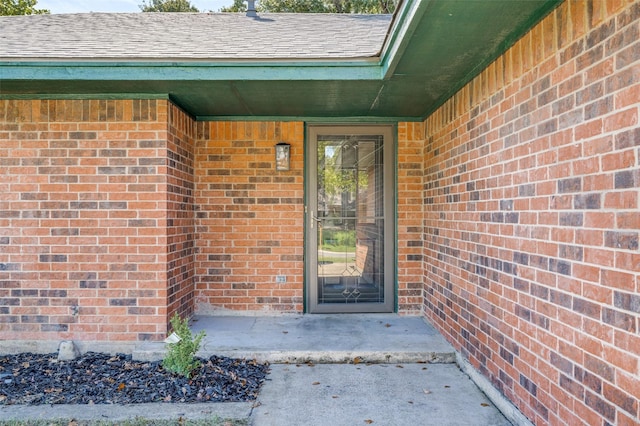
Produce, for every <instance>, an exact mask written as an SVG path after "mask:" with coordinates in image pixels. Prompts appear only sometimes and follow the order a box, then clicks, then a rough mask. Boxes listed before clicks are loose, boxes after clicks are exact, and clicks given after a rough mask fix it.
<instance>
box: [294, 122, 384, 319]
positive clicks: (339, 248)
mask: <svg viewBox="0 0 640 426" xmlns="http://www.w3.org/2000/svg"><path fill="white" fill-rule="evenodd" d="M392 129H393V128H392V127H389V126H349V127H347V126H345V127H336V126H311V127H310V128H309V135H308V136H309V138H308V141H309V145H308V146H309V148H308V150H307V165H308V167H307V204H306V213H307V214H306V226H307V233H306V235H307V239H306V262H307V263H306V277H307V289H306V294H307V306H308V311H309V312H311V313H331V312H336V313H340V312H345V313H346V312H393V309H394V305H395V304H394V282H395V280H394V276H395V268H394V253H395V237H394V230H395V226H394V206H395V197H394V193H393V191H394V181H395V180H394V173H393V172H394V167H393V166H394V164H395V159H394V144H393V138H392Z"/></svg>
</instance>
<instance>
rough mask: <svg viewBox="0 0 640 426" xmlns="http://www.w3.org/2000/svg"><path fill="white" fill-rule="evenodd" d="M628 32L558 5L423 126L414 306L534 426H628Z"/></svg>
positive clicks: (631, 343)
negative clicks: (418, 298)
mask: <svg viewBox="0 0 640 426" xmlns="http://www.w3.org/2000/svg"><path fill="white" fill-rule="evenodd" d="M639 40H640V3H638V2H633V1H606V2H605V1H594V2H591V1H588V2H587V1H567V2H564V3H563V4H562V5H560V6H559V8H558V9H556V10H555V11H554V12H553V13H551V14H550V15H549V16H548V17H546V18H545V19H544V20H543V21H542V22H541V23H540V24H538V25H537V26H536V27H535V28H534V29H533V30H532V31H531V32H529V33H528V34H527V35H526V36H525V37H524V38H523V39H521V40H520V41H518V42H517V43H516V44H515V45H514V46H513V47H512V48H511V49H509V50H508V51H507V52H506V53H505V54H504V55H503V56H502V57H500V58H499V59H498V60H497V61H495V62H494V63H493V64H491V65H490V66H489V67H488V68H487V69H485V70H484V71H483V72H482V73H481V74H480V75H479V76H477V77H476V78H475V79H474V80H473V81H472V82H471V83H469V84H468V85H467V86H465V87H464V88H463V89H462V90H461V91H460V92H459V93H457V94H456V95H455V96H453V97H452V98H451V99H450V100H448V101H447V103H446V104H445V105H443V106H442V107H441V108H440V109H439V110H438V111H436V112H435V113H434V114H433V115H432V116H430V117H429V118H428V119H427V120H426V122H425V125H426V140H425V146H424V171H425V174H424V202H425V232H424V238H425V248H424V255H425V263H424V272H425V290H426V293H427V294H426V299H425V310H426V315H427V317H428V318H429V319H430V320H431V321H432V322H433V323H435V324H436V325H437V327H438V328H439V329H440V330H441V331H442V332H443V333H444V334H445V336H446V337H447V338H448V339H449V340H450V341H451V342H452V343H453V344H454V345H455V346H456V348H457V349H459V350H460V351H461V352H462V354H463V356H464V357H466V358H468V359H469V360H470V362H471V363H472V364H473V365H474V366H475V367H476V368H477V369H478V370H479V371H481V372H482V373H483V374H484V375H485V376H486V377H487V378H488V379H489V380H490V381H491V382H492V383H493V384H494V385H495V387H497V388H498V389H499V390H500V391H501V392H502V393H503V394H505V395H506V396H507V397H508V398H509V399H510V400H512V401H513V402H514V403H515V404H516V405H517V406H518V408H519V409H520V410H521V411H522V412H523V413H524V414H525V415H527V416H528V417H529V418H530V419H532V420H533V421H534V422H535V423H536V424H572V425H574V424H589V425H599V424H602V425H605V424H619V425H623V424H626V425H630V424H638V423H639V422H640V415H639V413H638V410H639V405H640V404H639V402H638V401H639V399H640V381H639V380H638V377H639V374H640V324H639V316H640V251H639V249H638V232H639V229H640V210H639V207H640V206H639V205H638V196H639V188H640V162H639V161H640V148H639V147H640V128H639V125H638V108H639V100H640V60H639V58H640V53H639V52H640V41H639ZM401 164H402V163H401Z"/></svg>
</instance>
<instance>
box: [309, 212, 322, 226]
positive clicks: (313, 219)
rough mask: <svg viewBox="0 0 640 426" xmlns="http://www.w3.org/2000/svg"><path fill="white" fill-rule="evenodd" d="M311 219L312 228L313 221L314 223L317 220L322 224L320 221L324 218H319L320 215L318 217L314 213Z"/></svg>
mask: <svg viewBox="0 0 640 426" xmlns="http://www.w3.org/2000/svg"><path fill="white" fill-rule="evenodd" d="M311 219H312V220H311V228H313V223H314V222H317V223H318V226H320V221H321V220H322V219H318V217H317V216H316V215H313V214H312V215H311Z"/></svg>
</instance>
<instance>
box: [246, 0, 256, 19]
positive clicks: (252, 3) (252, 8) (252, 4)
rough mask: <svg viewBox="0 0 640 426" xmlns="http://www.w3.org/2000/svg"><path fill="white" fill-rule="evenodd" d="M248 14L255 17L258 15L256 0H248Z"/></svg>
mask: <svg viewBox="0 0 640 426" xmlns="http://www.w3.org/2000/svg"><path fill="white" fill-rule="evenodd" d="M247 16H250V17H252V18H255V17H257V16H258V13H257V12H256V0H247Z"/></svg>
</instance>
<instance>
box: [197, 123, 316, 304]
mask: <svg viewBox="0 0 640 426" xmlns="http://www.w3.org/2000/svg"><path fill="white" fill-rule="evenodd" d="M197 132H198V140H197V145H196V154H195V162H196V180H195V181H196V182H195V183H196V205H197V209H198V211H197V212H196V217H197V234H198V241H197V248H198V253H197V255H196V275H197V282H196V300H197V303H198V307H199V308H200V309H202V310H203V311H207V310H210V309H216V310H228V311H257V312H260V311H262V312H264V311H274V312H302V308H303V305H302V304H303V247H304V245H303V220H304V202H303V196H304V194H303V164H304V160H303V155H304V147H303V142H304V126H303V123H301V122H293V123H286V122H252V123H245V122H200V123H198V130H197ZM281 141H284V142H287V143H289V144H291V168H290V170H289V171H276V170H275V164H274V159H275V152H274V145H275V144H276V143H278V142H281ZM276 275H286V277H287V282H286V283H283V284H279V283H278V284H277V283H276V282H275V280H276Z"/></svg>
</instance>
